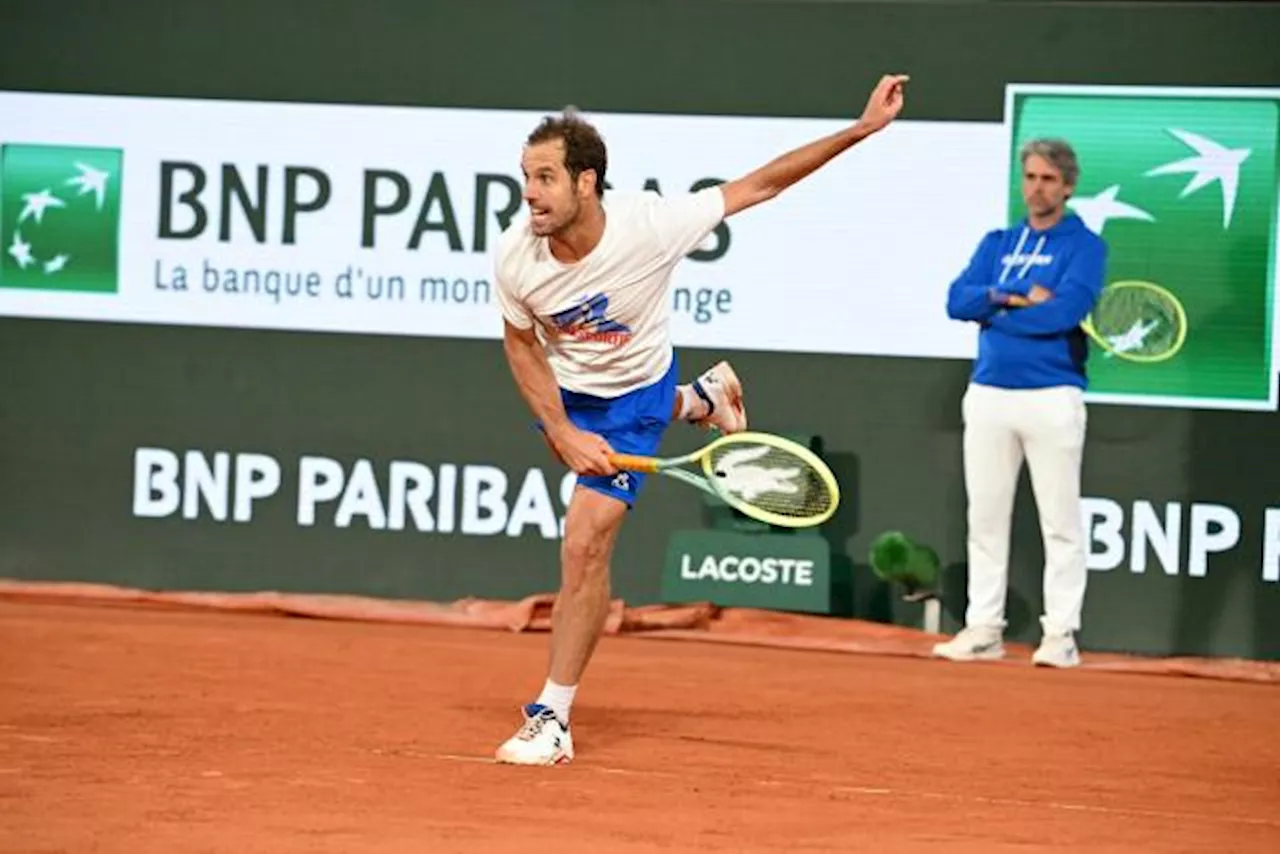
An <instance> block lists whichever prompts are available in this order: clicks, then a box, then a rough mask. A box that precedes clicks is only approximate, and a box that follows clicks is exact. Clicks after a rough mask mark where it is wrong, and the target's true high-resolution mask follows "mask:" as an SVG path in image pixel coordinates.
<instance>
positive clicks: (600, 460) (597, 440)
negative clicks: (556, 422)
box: [549, 426, 617, 475]
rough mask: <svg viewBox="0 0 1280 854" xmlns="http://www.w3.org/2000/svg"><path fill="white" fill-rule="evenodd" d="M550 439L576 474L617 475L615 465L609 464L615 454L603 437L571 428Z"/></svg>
mask: <svg viewBox="0 0 1280 854" xmlns="http://www.w3.org/2000/svg"><path fill="white" fill-rule="evenodd" d="M549 438H550V439H551V445H552V447H553V448H554V449H555V451H556V453H557V454H558V455H559V457H560V459H561V460H563V461H564V464H565V465H567V466H568V467H569V468H571V469H573V471H574V473H575V474H581V475H593V474H615V473H616V472H617V469H615V468H614V466H613V463H611V462H609V454H611V453H613V449H612V448H611V447H609V443H608V442H606V441H605V440H604V438H603V437H601V436H599V435H597V434H596V433H588V432H586V431H585V430H579V429H578V428H577V427H573V426H570V427H566V428H565V429H564V430H563V431H562V432H560V433H557V434H556V435H554V436H550V437H549Z"/></svg>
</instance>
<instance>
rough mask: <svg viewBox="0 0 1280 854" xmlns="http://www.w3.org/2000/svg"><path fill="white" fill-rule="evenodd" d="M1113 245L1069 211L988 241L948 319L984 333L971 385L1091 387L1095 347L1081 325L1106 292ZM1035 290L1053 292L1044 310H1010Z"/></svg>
mask: <svg viewBox="0 0 1280 854" xmlns="http://www.w3.org/2000/svg"><path fill="white" fill-rule="evenodd" d="M1106 262H1107V244H1106V243H1105V242H1104V241H1103V240H1102V238H1101V237H1099V236H1098V235H1096V234H1094V233H1093V232H1092V231H1090V230H1089V229H1088V228H1087V227H1085V224H1084V223H1083V222H1081V221H1080V217H1079V216H1077V215H1076V214H1073V213H1067V214H1066V215H1065V216H1064V217H1063V218H1062V219H1061V220H1059V221H1058V223H1057V224H1056V225H1054V226H1051V227H1050V228H1047V229H1044V230H1043V231H1039V230H1036V229H1034V228H1032V227H1031V226H1030V225H1028V223H1027V220H1026V219H1023V220H1022V221H1020V222H1019V223H1018V224H1017V225H1015V226H1014V227H1013V228H1008V229H996V230H994V231H990V232H988V233H987V234H986V236H985V237H983V238H982V242H981V243H980V244H979V245H978V249H977V251H976V252H974V253H973V257H972V258H971V259H970V260H969V266H968V267H967V268H966V269H965V271H964V272H963V273H961V274H960V277H959V278H958V279H956V280H955V281H954V282H952V284H951V291H950V293H949V294H948V296H947V314H948V316H950V317H951V318H952V319H953V320H972V321H975V322H977V323H978V324H979V325H981V327H982V331H981V332H980V333H979V334H978V358H977V360H976V361H975V362H974V366H973V376H972V379H973V381H974V382H975V383H980V384H982V385H991V386H998V387H1000V388H1047V387H1049V386H1060V385H1074V386H1078V387H1080V388H1085V387H1086V386H1087V384H1088V383H1087V380H1086V377H1085V368H1084V365H1085V360H1086V358H1087V357H1088V352H1089V344H1088V339H1087V338H1086V337H1085V333H1084V331H1083V330H1081V329H1080V322H1081V321H1082V320H1084V319H1085V317H1087V316H1088V314H1089V312H1090V311H1092V310H1093V306H1094V303H1095V302H1096V301H1097V299H1098V295H1099V294H1100V293H1102V286H1103V275H1104V272H1105V268H1106ZM1032 285H1040V286H1041V287H1044V288H1048V289H1049V290H1050V291H1052V292H1053V297H1052V298H1051V299H1048V300H1046V301H1045V302H1042V303H1039V304H1037V305H1030V306H1025V307H1021V308H1018V307H1013V306H1008V305H1006V302H1007V300H1008V298H1009V296H1010V295H1011V294H1018V295H1020V296H1026V295H1027V292H1028V291H1030V290H1031V286H1032Z"/></svg>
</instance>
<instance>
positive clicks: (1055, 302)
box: [933, 139, 1107, 667]
mask: <svg viewBox="0 0 1280 854" xmlns="http://www.w3.org/2000/svg"><path fill="white" fill-rule="evenodd" d="M1019 157H1020V160H1021V163H1022V198H1023V201H1024V202H1025V204H1026V210H1027V213H1026V216H1025V217H1024V218H1023V219H1022V220H1021V221H1019V222H1018V223H1017V224H1016V225H1015V226H1014V227H1013V228H1009V229H996V230H994V231H991V232H988V233H987V235H986V236H985V237H984V238H983V239H982V242H981V243H980V244H979V245H978V248H977V251H976V252H974V254H973V257H972V258H971V259H970V261H969V265H968V267H967V268H966V269H965V270H964V272H963V273H961V275H960V277H959V278H957V279H956V280H955V281H954V282H953V283H952V285H951V289H950V293H949V294H948V297H947V314H948V315H949V316H950V317H951V318H952V319H954V320H963V321H972V322H974V323H977V324H978V325H979V327H980V332H979V334H978V358H977V360H976V362H975V363H974V367H973V374H972V377H971V381H970V384H969V387H968V389H967V391H966V392H965V395H964V401H963V405H962V411H963V420H964V476H965V490H966V492H967V494H968V500H969V508H968V528H969V535H968V559H969V602H968V609H967V611H966V614H965V626H964V628H963V629H962V630H961V631H960V632H959V633H958V634H957V635H956V636H955V637H954V638H952V639H951V640H949V641H946V642H945V643H940V644H938V645H936V646H935V647H934V649H933V652H934V655H936V656H939V657H942V658H948V659H951V660H953V661H972V660H975V659H995V658H1001V657H1003V655H1004V646H1003V634H1004V628H1005V625H1006V623H1005V619H1004V610H1005V597H1006V593H1007V590H1008V577H1009V536H1010V527H1011V523H1012V517H1013V502H1014V494H1015V492H1016V491H1017V486H1018V474H1019V472H1020V471H1021V469H1022V464H1023V461H1024V460H1025V462H1026V463H1027V466H1028V468H1029V469H1030V472H1031V483H1032V489H1033V492H1034V495H1035V501H1036V509H1037V511H1038V514H1039V517H1040V531H1041V534H1042V536H1043V538H1044V555H1045V566H1044V604H1045V607H1044V615H1043V616H1042V617H1041V618H1040V623H1041V626H1042V628H1043V636H1042V640H1041V643H1040V646H1039V648H1038V649H1037V650H1036V652H1035V654H1034V656H1033V657H1032V660H1033V661H1034V662H1035V663H1036V664H1041V665H1047V666H1052V667H1074V666H1075V665H1077V664H1079V662H1080V653H1079V650H1078V648H1077V646H1076V642H1075V633H1076V632H1077V631H1079V629H1080V611H1081V608H1082V606H1083V604H1084V591H1085V580H1086V574H1087V571H1086V567H1085V555H1086V552H1085V544H1084V530H1083V525H1082V522H1081V518H1080V468H1081V461H1082V457H1083V451H1084V439H1085V423H1086V414H1085V404H1084V390H1085V388H1086V387H1087V379H1086V374H1085V360H1086V358H1087V355H1088V339H1087V338H1086V337H1085V334H1084V332H1083V331H1082V330H1081V328H1080V323H1081V321H1083V320H1084V319H1085V317H1087V316H1088V314H1089V312H1090V311H1092V309H1093V306H1094V303H1095V302H1096V301H1097V299H1098V296H1099V294H1100V293H1101V292H1102V288H1103V284H1104V283H1103V276H1104V271H1105V267H1106V256H1107V249H1106V244H1105V243H1104V242H1103V240H1102V238H1101V237H1099V236H1098V235H1096V234H1094V233H1093V232H1092V231H1090V230H1089V229H1088V228H1087V227H1085V225H1084V223H1083V222H1082V221H1081V220H1080V218H1079V217H1078V216H1076V215H1075V214H1074V213H1071V212H1069V211H1068V210H1067V199H1069V198H1070V197H1071V193H1072V191H1074V189H1075V186H1076V181H1077V179H1078V178H1079V173H1080V169H1079V166H1078V164H1077V162H1076V156H1075V152H1074V151H1073V150H1072V148H1071V146H1070V145H1069V144H1068V143H1066V142H1064V141H1062V140H1057V139H1038V140H1033V141H1031V142H1028V143H1027V144H1026V145H1024V146H1023V148H1022V150H1021V152H1020V155H1019Z"/></svg>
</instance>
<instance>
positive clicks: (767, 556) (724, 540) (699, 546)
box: [662, 530, 831, 614]
mask: <svg viewBox="0 0 1280 854" xmlns="http://www.w3.org/2000/svg"><path fill="white" fill-rule="evenodd" d="M662 598H663V600H664V601H667V602H712V603H715V604H717V605H737V606H743V607H749V608H766V609H772V610H778V611H810V612H814V613H819V614H826V613H829V612H830V611H831V554H830V547H829V546H828V545H827V542H826V540H824V539H822V538H821V537H803V536H794V535H790V534H742V533H736V532H730V531H707V530H686V531H676V532H675V533H673V534H672V535H671V539H670V540H668V543H667V559H666V563H665V565H664V567H663V571H662Z"/></svg>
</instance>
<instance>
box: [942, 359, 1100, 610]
mask: <svg viewBox="0 0 1280 854" xmlns="http://www.w3.org/2000/svg"><path fill="white" fill-rule="evenodd" d="M962 411H963V416H964V482H965V490H966V492H967V493H968V500H969V510H968V524H969V537H968V557H969V605H968V609H967V612H966V614H965V624H966V625H967V626H986V627H992V628H1000V629H1003V628H1004V627H1005V625H1006V623H1005V619H1004V616H1005V598H1006V595H1007V592H1008V587H1009V539H1010V529H1011V528H1012V524H1013V502H1014V496H1015V494H1016V492H1017V488H1018V474H1019V472H1020V471H1021V469H1022V463H1023V460H1024V459H1025V461H1026V463H1027V467H1028V469H1029V470H1030V473H1031V486H1032V491H1033V493H1034V495H1035V500H1036V509H1037V512H1038V515H1039V517H1040V533H1041V536H1042V537H1043V540H1044V557H1045V565H1044V603H1045V613H1044V619H1043V624H1044V628H1045V631H1046V632H1066V631H1077V630H1079V628H1080V611H1081V609H1082V607H1083V606H1084V591H1085V582H1086V576H1087V574H1088V572H1087V569H1086V565H1085V547H1084V525H1083V522H1082V520H1081V517H1080V467H1081V463H1082V460H1083V457H1084V438H1085V428H1086V422H1087V415H1086V412H1085V404H1084V393H1083V392H1082V391H1081V390H1080V389H1078V388H1075V387H1074V386H1055V387H1052V388H1043V389H1003V388H994V387H992V386H984V385H978V384H976V383H973V384H970V386H969V388H968V390H967V391H966V392H965V395H964V401H963V403H962Z"/></svg>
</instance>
